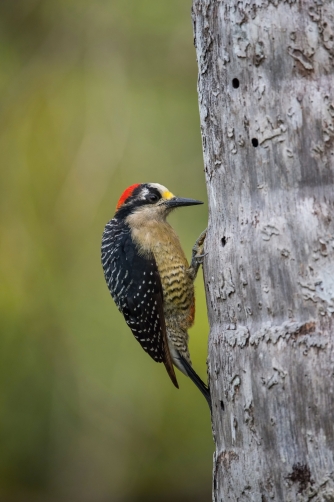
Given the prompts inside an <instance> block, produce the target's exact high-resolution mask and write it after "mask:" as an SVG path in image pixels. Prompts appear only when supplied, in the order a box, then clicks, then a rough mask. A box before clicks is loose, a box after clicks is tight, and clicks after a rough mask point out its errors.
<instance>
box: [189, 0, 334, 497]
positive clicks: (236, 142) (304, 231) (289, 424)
mask: <svg viewBox="0 0 334 502" xmlns="http://www.w3.org/2000/svg"><path fill="white" fill-rule="evenodd" d="M193 22H194V33H195V45H196V51H197V59H198V66H199V82H198V94H199V105H200V117H201V129H202V140H203V151H204V163H205V173H206V182H207V188H208V197H209V211H210V216H209V228H208V235H207V240H206V251H207V252H208V255H207V257H206V259H205V264H204V274H205V282H206V292H207V304H208V312H209V320H210V326H211V332H210V341H209V378H210V386H211V392H212V399H213V415H212V420H213V432H214V438H215V442H216V452H215V456H214V472H213V474H214V477H213V491H214V500H215V501H217V502H225V501H228V500H232V501H240V502H241V501H256V502H266V501H268V502H269V501H270V500H274V501H296V500H297V501H308V500H312V502H320V501H327V502H328V501H334V459H333V450H334V352H333V340H334V336H333V312H334V195H333V192H334V191H333V177H334V160H333V159H334V99H333V90H334V81H333V68H334V67H333V64H334V59H333V57H334V5H333V2H329V1H328V2H326V1H323V2H322V1H320V0H315V1H311V0H300V1H293V0H290V1H286V2H284V1H280V0H276V1H274V0H272V1H269V0H256V1H255V0H224V1H222V0H194V2H193ZM223 405H224V407H225V410H223Z"/></svg>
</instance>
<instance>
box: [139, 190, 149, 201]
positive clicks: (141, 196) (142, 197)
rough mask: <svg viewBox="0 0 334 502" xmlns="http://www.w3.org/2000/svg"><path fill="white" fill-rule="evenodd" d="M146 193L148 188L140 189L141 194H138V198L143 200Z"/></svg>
mask: <svg viewBox="0 0 334 502" xmlns="http://www.w3.org/2000/svg"><path fill="white" fill-rule="evenodd" d="M148 193H149V190H148V188H144V189H143V190H142V192H141V194H140V198H141V199H142V200H145V198H146V195H148Z"/></svg>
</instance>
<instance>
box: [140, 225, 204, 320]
mask: <svg viewBox="0 0 334 502" xmlns="http://www.w3.org/2000/svg"><path fill="white" fill-rule="evenodd" d="M131 226H132V238H133V239H134V241H135V242H136V244H137V245H138V247H139V250H140V253H142V254H143V256H145V255H147V254H149V253H153V255H154V257H155V261H156V263H157V267H158V271H159V274H160V278H161V283H162V288H163V293H164V313H165V318H166V324H168V323H169V318H173V319H175V320H177V318H178V320H177V322H179V323H180V324H181V325H182V327H183V328H184V329H187V328H188V327H190V326H191V325H192V323H193V319H194V286H193V283H192V280H191V279H190V277H189V275H188V273H187V270H188V268H189V264H188V261H187V259H186V257H185V255H184V252H183V250H182V248H181V244H180V241H179V238H178V236H177V235H176V233H175V232H174V230H173V228H172V227H171V226H170V225H169V223H167V222H166V221H155V220H150V221H146V222H145V225H143V226H138V225H135V226H133V225H131ZM171 320H172V319H171Z"/></svg>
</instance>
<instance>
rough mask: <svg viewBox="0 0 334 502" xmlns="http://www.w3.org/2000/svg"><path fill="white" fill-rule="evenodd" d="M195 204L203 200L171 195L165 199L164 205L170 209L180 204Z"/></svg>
mask: <svg viewBox="0 0 334 502" xmlns="http://www.w3.org/2000/svg"><path fill="white" fill-rule="evenodd" d="M197 204H203V202H202V201H200V200H195V199H184V198H183V197H173V198H172V199H168V200H166V201H165V205H166V206H167V207H170V208H171V209H172V208H174V207H181V206H195V205H197Z"/></svg>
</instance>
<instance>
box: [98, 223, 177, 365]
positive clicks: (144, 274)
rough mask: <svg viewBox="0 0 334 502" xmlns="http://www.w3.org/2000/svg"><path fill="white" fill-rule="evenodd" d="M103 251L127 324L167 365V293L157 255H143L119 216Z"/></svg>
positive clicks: (107, 232) (106, 233)
mask: <svg viewBox="0 0 334 502" xmlns="http://www.w3.org/2000/svg"><path fill="white" fill-rule="evenodd" d="M101 252H102V256H101V258H102V266H103V270H104V277H105V280H106V282H107V285H108V288H109V291H110V293H111V295H112V297H113V299H114V301H115V303H116V305H117V307H118V309H119V310H120V311H121V312H122V314H123V315H124V318H125V321H126V323H127V324H128V326H129V327H130V328H131V331H132V333H133V334H134V336H135V337H136V339H137V340H138V342H139V343H140V344H141V346H142V347H143V349H144V350H145V351H146V352H147V353H148V354H149V355H150V356H151V357H152V358H153V359H154V360H155V361H157V362H164V363H165V364H166V350H167V351H168V347H167V348H166V347H165V343H166V333H165V321H164V317H163V293H162V286H161V281H160V277H159V273H158V270H157V266H156V263H155V259H154V257H153V255H152V257H151V258H144V257H142V256H140V255H139V253H138V251H137V249H136V246H135V245H134V243H133V241H132V238H131V232H130V229H129V227H128V226H127V225H126V224H125V223H123V222H122V221H118V220H117V219H115V218H114V219H113V220H111V221H110V222H109V223H108V224H107V225H106V227H105V230H104V233H103V237H102V250H101ZM168 355H169V351H168Z"/></svg>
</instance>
